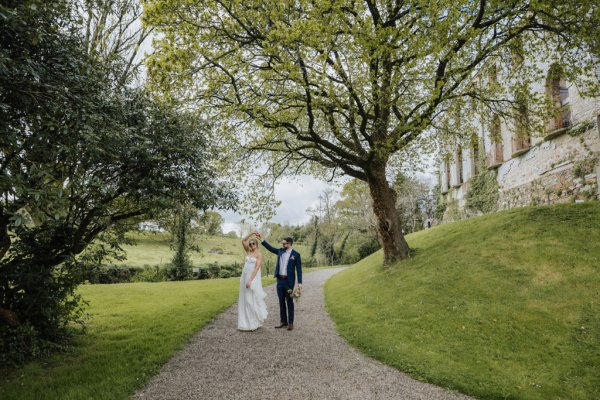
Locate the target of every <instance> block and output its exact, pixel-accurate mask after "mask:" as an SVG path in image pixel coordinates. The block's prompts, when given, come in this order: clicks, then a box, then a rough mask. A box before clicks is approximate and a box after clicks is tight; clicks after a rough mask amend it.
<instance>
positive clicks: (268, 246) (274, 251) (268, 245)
mask: <svg viewBox="0 0 600 400" xmlns="http://www.w3.org/2000/svg"><path fill="white" fill-rule="evenodd" d="M260 242H261V243H262V245H263V246H265V249H267V250H269V251H270V252H271V253H273V254H278V250H277V249H276V248H275V247H273V246H271V245H270V244H269V242H267V241H266V240H265V239H263V240H261V241H260Z"/></svg>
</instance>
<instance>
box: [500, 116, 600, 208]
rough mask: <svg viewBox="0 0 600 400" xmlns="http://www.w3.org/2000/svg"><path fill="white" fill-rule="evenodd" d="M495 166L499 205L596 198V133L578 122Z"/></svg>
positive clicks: (592, 124) (599, 156)
mask: <svg viewBox="0 0 600 400" xmlns="http://www.w3.org/2000/svg"><path fill="white" fill-rule="evenodd" d="M560 133H561V134H560V135H558V136H556V137H553V138H551V139H548V140H545V141H542V142H540V143H538V144H537V145H535V146H533V147H532V148H531V149H530V150H529V151H528V152H526V153H525V154H522V155H520V156H519V157H515V158H512V159H510V160H509V161H507V162H506V163H504V164H502V165H501V166H500V167H499V168H498V177H497V180H498V185H499V187H500V193H499V194H500V199H499V204H498V206H499V209H507V208H512V207H522V206H526V205H535V204H549V203H561V202H567V201H585V200H592V199H596V198H598V195H599V185H598V175H597V169H598V166H599V165H600V133H599V131H598V126H597V122H596V121H595V120H591V121H587V122H582V123H581V124H580V125H576V126H574V127H573V128H571V129H567V130H564V131H563V132H560Z"/></svg>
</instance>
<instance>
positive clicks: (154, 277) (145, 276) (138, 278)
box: [131, 265, 169, 282]
mask: <svg viewBox="0 0 600 400" xmlns="http://www.w3.org/2000/svg"><path fill="white" fill-rule="evenodd" d="M167 280H169V276H168V274H167V270H166V269H164V268H160V267H159V266H158V265H156V266H154V267H145V268H144V269H142V270H140V271H138V272H137V273H136V274H135V275H133V276H132V278H131V281H132V282H163V281H167Z"/></svg>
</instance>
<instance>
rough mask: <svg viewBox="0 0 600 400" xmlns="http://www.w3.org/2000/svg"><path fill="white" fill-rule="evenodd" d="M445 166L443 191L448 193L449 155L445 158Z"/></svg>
mask: <svg viewBox="0 0 600 400" xmlns="http://www.w3.org/2000/svg"><path fill="white" fill-rule="evenodd" d="M443 168H444V171H443V174H444V175H443V178H445V179H442V193H447V192H448V190H450V160H448V157H445V158H444V164H443Z"/></svg>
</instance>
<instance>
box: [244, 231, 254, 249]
mask: <svg viewBox="0 0 600 400" xmlns="http://www.w3.org/2000/svg"><path fill="white" fill-rule="evenodd" d="M252 235H254V232H250V233H249V234H247V235H246V237H245V238H243V239H242V246H244V250H246V253H247V252H249V251H250V246H249V245H248V242H249V241H250V236H252Z"/></svg>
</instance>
